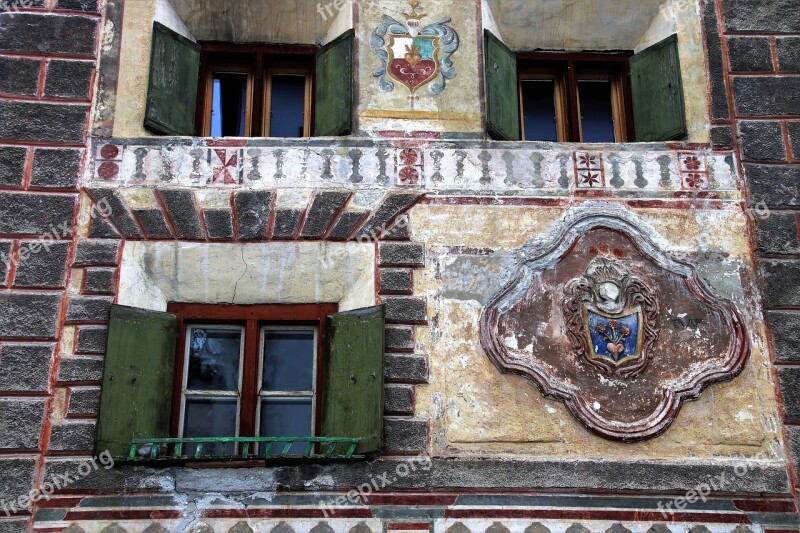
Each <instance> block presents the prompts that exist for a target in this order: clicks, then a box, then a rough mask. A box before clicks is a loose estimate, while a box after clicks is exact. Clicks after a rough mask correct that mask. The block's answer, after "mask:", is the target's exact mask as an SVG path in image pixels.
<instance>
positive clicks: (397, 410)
mask: <svg viewBox="0 0 800 533" xmlns="http://www.w3.org/2000/svg"><path fill="white" fill-rule="evenodd" d="M383 398H384V411H385V412H386V414H387V415H409V416H410V415H413V414H414V387H409V386H406V385H389V386H387V387H385V388H384V394H383Z"/></svg>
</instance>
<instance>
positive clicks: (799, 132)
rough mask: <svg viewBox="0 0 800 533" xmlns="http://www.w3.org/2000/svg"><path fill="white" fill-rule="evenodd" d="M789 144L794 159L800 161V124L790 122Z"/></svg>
mask: <svg viewBox="0 0 800 533" xmlns="http://www.w3.org/2000/svg"><path fill="white" fill-rule="evenodd" d="M788 126H789V142H790V143H791V146H792V154H793V155H794V159H795V160H798V159H800V122H789V125H788Z"/></svg>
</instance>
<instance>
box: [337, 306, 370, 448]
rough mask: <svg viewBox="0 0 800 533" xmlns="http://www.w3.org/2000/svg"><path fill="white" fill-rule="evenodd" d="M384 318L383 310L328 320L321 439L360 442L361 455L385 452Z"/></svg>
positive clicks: (347, 314) (342, 314) (363, 310)
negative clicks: (357, 439) (356, 440)
mask: <svg viewBox="0 0 800 533" xmlns="http://www.w3.org/2000/svg"><path fill="white" fill-rule="evenodd" d="M384 315H385V311H384V307H383V306H379V307H371V308H368V309H360V310H357V311H350V312H346V313H338V314H335V315H330V316H329V317H328V320H327V331H326V336H327V339H326V347H327V350H326V354H325V356H326V360H325V380H324V387H325V388H324V389H323V394H322V397H323V399H322V402H323V403H322V436H323V437H346V438H356V437H360V438H361V439H362V441H361V443H360V444H359V447H358V450H357V453H359V454H368V453H379V452H380V451H381V450H382V448H383V346H384V344H383V335H384Z"/></svg>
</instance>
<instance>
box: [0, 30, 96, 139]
mask: <svg viewBox="0 0 800 533" xmlns="http://www.w3.org/2000/svg"><path fill="white" fill-rule="evenodd" d="M0 36H2V32H1V31H0ZM1 38H2V37H0V39H1ZM88 110H89V108H88V106H83V105H62V104H50V103H39V102H15V101H10V100H0V117H3V120H2V121H0V139H3V140H11V141H30V142H63V143H80V142H83V132H84V128H85V127H86V115H87V112H88Z"/></svg>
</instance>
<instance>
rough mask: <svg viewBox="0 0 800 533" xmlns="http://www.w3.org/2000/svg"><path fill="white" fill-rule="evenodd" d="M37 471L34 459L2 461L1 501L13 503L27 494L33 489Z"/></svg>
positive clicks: (0, 468) (0, 460)
mask: <svg viewBox="0 0 800 533" xmlns="http://www.w3.org/2000/svg"><path fill="white" fill-rule="evenodd" d="M35 469H36V460H35V459H33V458H25V459H21V458H20V459H16V458H15V459H0V479H2V480H3V483H0V499H3V500H8V501H12V500H16V499H17V498H19V497H20V495H23V494H27V493H28V491H29V490H31V487H33V476H34V474H35Z"/></svg>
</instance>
